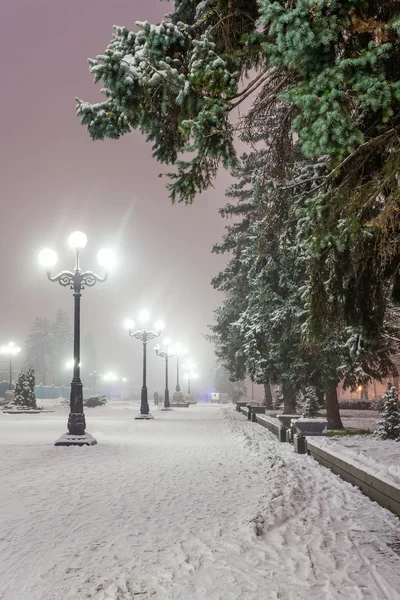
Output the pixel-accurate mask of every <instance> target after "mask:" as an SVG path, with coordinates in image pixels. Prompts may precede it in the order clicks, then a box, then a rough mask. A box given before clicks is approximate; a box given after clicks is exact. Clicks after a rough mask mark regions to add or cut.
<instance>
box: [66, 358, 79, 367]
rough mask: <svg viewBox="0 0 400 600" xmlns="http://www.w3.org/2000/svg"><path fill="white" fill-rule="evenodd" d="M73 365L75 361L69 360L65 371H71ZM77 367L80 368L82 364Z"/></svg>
mask: <svg viewBox="0 0 400 600" xmlns="http://www.w3.org/2000/svg"><path fill="white" fill-rule="evenodd" d="M74 365H75V361H74V360H69V361H67V362H66V364H65V367H66V368H67V369H73V367H74ZM78 366H79V367H81V366H82V363H81V362H80V363H79V365H78Z"/></svg>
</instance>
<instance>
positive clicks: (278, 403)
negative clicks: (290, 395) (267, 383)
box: [272, 388, 283, 410]
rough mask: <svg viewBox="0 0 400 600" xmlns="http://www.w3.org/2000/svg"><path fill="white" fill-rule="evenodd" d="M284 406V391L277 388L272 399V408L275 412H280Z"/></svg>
mask: <svg viewBox="0 0 400 600" xmlns="http://www.w3.org/2000/svg"><path fill="white" fill-rule="evenodd" d="M282 404H283V394H282V390H281V389H279V388H277V389H276V390H275V394H274V397H273V398H272V408H273V409H274V410H280V409H281V408H282Z"/></svg>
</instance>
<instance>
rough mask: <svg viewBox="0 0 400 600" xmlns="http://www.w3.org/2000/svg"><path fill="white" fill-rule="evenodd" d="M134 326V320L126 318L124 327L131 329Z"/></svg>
mask: <svg viewBox="0 0 400 600" xmlns="http://www.w3.org/2000/svg"><path fill="white" fill-rule="evenodd" d="M134 327H135V321H134V320H133V319H126V321H125V328H126V329H133V328H134Z"/></svg>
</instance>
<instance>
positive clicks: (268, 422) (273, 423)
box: [255, 413, 286, 442]
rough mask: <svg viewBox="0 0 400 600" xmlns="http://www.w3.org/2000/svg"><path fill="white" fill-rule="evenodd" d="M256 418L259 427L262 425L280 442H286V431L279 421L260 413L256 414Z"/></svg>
mask: <svg viewBox="0 0 400 600" xmlns="http://www.w3.org/2000/svg"><path fill="white" fill-rule="evenodd" d="M255 418H256V421H257V423H259V425H262V426H263V427H265V428H266V429H268V431H270V432H271V433H273V434H274V435H275V436H276V437H277V438H278V440H279V441H280V442H286V429H285V428H284V427H283V426H282V425H281V423H280V422H279V421H278V419H275V418H274V417H269V416H268V415H263V414H260V413H258V414H257V413H256V415H255Z"/></svg>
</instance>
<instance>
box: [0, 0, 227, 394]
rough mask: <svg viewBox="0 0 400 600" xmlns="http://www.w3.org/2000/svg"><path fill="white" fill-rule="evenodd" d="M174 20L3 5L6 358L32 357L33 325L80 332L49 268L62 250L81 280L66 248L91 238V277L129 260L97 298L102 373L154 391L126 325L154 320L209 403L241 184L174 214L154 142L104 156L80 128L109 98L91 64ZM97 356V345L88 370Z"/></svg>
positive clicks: (59, 0) (27, 2)
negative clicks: (61, 319)
mask: <svg viewBox="0 0 400 600" xmlns="http://www.w3.org/2000/svg"><path fill="white" fill-rule="evenodd" d="M166 12H168V3H164V2H163V3H161V4H159V3H158V2H156V1H155V0H154V1H151V2H149V1H144V0H120V1H114V2H112V3H111V2H109V1H106V0H85V2H82V1H81V0H69V2H68V3H66V2H64V1H63V0H3V2H2V3H1V6H0V18H1V22H2V23H3V33H2V36H1V39H0V56H1V62H2V65H1V67H2V82H3V84H2V96H1V98H2V99H1V104H2V106H1V111H0V127H1V138H2V143H1V150H0V152H1V160H0V173H1V177H0V181H1V197H2V207H3V210H2V233H1V235H0V251H1V255H2V257H3V269H2V282H3V285H2V293H1V303H2V311H1V321H2V322H1V344H3V343H5V342H7V341H8V340H10V339H12V340H14V341H15V342H16V343H18V344H19V345H20V346H22V347H23V346H24V342H25V339H26V336H27V334H28V331H29V327H30V324H31V322H32V321H33V319H34V318H35V317H36V316H48V317H50V318H52V317H53V316H54V314H55V312H56V310H57V309H58V308H60V307H61V308H64V309H65V310H66V311H67V312H68V314H69V316H70V318H71V322H72V308H73V299H72V293H71V292H70V291H69V290H66V289H64V288H61V286H59V285H55V284H51V283H50V282H49V281H48V280H47V279H46V276H45V274H44V273H43V272H42V270H41V268H40V266H39V265H38V263H37V254H38V251H39V250H40V249H41V248H42V247H44V246H50V247H53V248H54V249H55V250H57V252H58V254H59V263H58V267H59V268H60V269H70V268H72V261H73V257H72V255H71V253H70V252H69V251H68V249H67V247H66V239H67V236H68V234H69V233H70V232H71V231H73V230H76V229H81V230H82V231H85V232H86V234H87V236H88V246H87V249H86V250H85V253H84V256H83V260H82V263H83V264H82V266H83V268H87V269H97V263H96V253H97V250H98V249H99V248H100V247H102V246H104V245H110V246H114V247H115V248H116V250H117V252H118V256H119V267H118V269H117V270H116V271H115V272H114V273H112V274H111V276H110V279H109V281H108V282H106V283H105V284H101V285H98V286H97V287H96V288H93V289H90V290H86V291H85V292H84V295H83V304H82V340H83V341H84V340H85V337H86V336H87V334H88V333H90V332H91V333H92V335H93V340H94V343H95V345H96V350H97V364H96V368H97V369H98V371H100V372H104V371H105V370H113V371H115V372H116V373H118V374H119V375H120V376H121V377H122V376H125V377H128V379H129V381H130V385H132V387H136V388H137V387H138V386H140V377H141V365H140V360H141V348H140V344H139V342H137V341H136V340H131V339H130V338H129V337H128V335H127V333H126V332H125V331H124V330H123V329H122V323H123V321H124V319H125V318H126V317H128V316H132V317H133V318H135V317H136V315H137V313H138V312H139V311H140V309H142V308H147V309H148V310H150V311H151V313H152V315H153V316H154V318H155V319H156V318H162V319H164V320H165V322H166V324H167V326H168V327H167V332H168V335H170V336H171V337H172V338H174V339H175V340H177V341H181V342H183V343H184V344H185V345H187V346H188V347H189V348H190V350H191V356H192V357H193V360H194V361H195V362H196V364H197V366H198V371H199V373H200V375H201V377H202V384H203V385H202V387H203V389H205V388H206V387H208V388H209V387H210V386H212V382H213V376H212V373H211V368H212V366H213V362H214V358H213V349H212V346H211V345H210V344H209V343H208V342H206V341H205V340H204V339H203V338H202V334H204V333H206V332H207V324H208V323H210V322H212V318H213V316H212V311H213V309H214V308H215V307H216V306H217V305H218V303H219V301H220V298H219V295H218V294H217V293H216V292H215V291H214V290H213V289H212V288H211V286H210V284H209V282H210V279H211V277H212V276H213V275H214V274H216V273H217V271H218V270H219V268H220V267H221V266H222V265H223V259H222V258H219V257H216V256H212V255H211V254H210V250H211V247H212V244H213V243H215V242H217V241H218V240H219V239H220V236H221V233H222V230H223V226H224V222H223V220H222V219H221V218H220V217H219V216H218V214H217V210H218V206H220V205H222V204H223V203H224V190H225V187H226V185H227V183H228V181H229V178H228V176H227V175H226V174H224V175H223V176H222V177H220V179H219V181H218V187H217V188H216V189H214V190H212V191H211V192H210V193H207V194H204V195H203V196H202V197H201V198H198V200H197V202H196V203H195V205H193V206H189V207H185V206H182V205H177V206H174V207H172V206H171V205H170V201H169V200H168V197H167V192H166V189H165V186H164V184H165V180H161V179H159V178H158V174H159V173H160V172H161V171H162V170H164V171H166V170H167V169H166V168H162V167H161V166H160V165H159V164H157V163H156V162H155V160H153V159H152V158H151V148H150V145H149V144H146V143H145V140H144V138H143V137H141V136H140V135H139V134H136V133H134V134H132V135H130V136H127V137H125V138H124V139H121V140H119V141H117V142H114V141H106V142H96V143H94V142H92V141H91V140H90V139H89V136H88V134H87V132H86V130H85V129H84V128H83V127H81V125H80V123H79V120H78V118H77V117H76V116H75V102H74V98H75V96H79V97H81V98H84V99H85V100H91V101H96V100H97V99H100V98H101V96H100V86H97V87H95V86H94V84H93V81H92V76H91V75H90V73H89V71H88V64H87V58H88V57H95V56H96V54H98V53H101V52H103V50H104V49H105V48H106V46H107V44H108V42H109V41H110V39H111V34H112V26H113V24H119V25H126V26H130V27H133V23H134V21H136V20H146V19H147V20H149V21H153V22H157V21H159V20H160V19H161V18H162V16H163V15H164V14H165V13H166ZM84 354H85V347H84V344H83V348H82V361H83V362H84ZM162 362H163V361H161V359H159V358H157V357H155V356H153V353H152V352H150V364H149V391H150V389H153V390H154V389H155V388H158V389H160V390H161V389H162V387H163V364H162ZM3 367H4V368H5V364H3ZM4 376H5V373H4V371H3V377H4ZM83 378H85V373H83ZM150 380H151V381H150ZM173 382H174V380H173ZM88 383H89V382H88V381H87V380H86V381H85V379H84V384H86V385H87V384H88Z"/></svg>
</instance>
